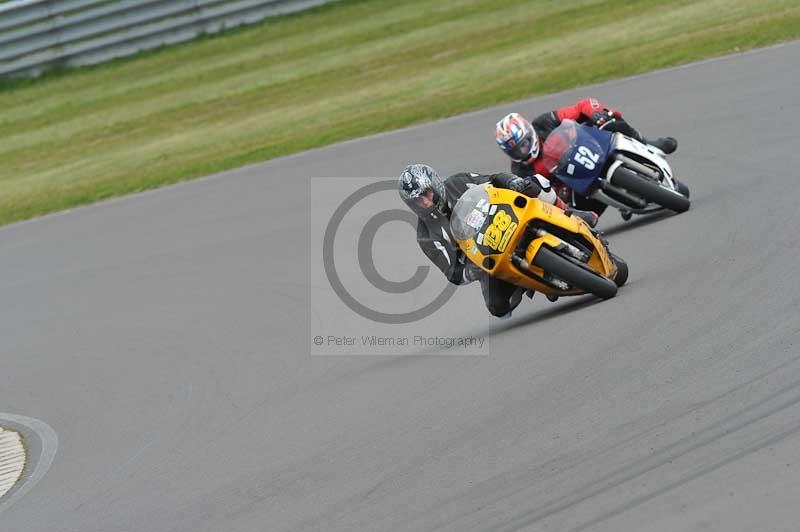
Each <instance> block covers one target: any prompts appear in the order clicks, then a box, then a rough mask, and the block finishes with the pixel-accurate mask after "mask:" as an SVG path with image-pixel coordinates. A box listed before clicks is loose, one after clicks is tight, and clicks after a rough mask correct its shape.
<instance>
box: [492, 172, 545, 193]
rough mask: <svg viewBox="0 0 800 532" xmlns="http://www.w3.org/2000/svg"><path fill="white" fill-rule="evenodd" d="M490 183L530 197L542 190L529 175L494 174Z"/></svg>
mask: <svg viewBox="0 0 800 532" xmlns="http://www.w3.org/2000/svg"><path fill="white" fill-rule="evenodd" d="M492 184H493V185H494V186H496V187H499V188H507V189H509V190H513V191H515V192H519V193H520V194H525V195H526V196H528V197H531V198H535V197H537V196H538V195H539V192H541V190H542V187H540V186H539V184H538V183H537V182H535V181H534V180H533V179H531V178H530V177H519V176H516V175H514V174H507V173H502V174H495V176H494V178H493V179H492Z"/></svg>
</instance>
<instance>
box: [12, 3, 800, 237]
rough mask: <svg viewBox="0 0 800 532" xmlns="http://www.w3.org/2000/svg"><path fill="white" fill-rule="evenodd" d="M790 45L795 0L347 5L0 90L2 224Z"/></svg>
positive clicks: (798, 17) (799, 30)
mask: <svg viewBox="0 0 800 532" xmlns="http://www.w3.org/2000/svg"><path fill="white" fill-rule="evenodd" d="M798 37H800V3H798V2H797V1H796V0H792V1H787V0H699V1H694V0H691V1H690V0H680V1H664V0H633V1H622V0H613V1H600V0H569V1H563V0H562V1H550V0H538V1H513V0H510V1H506V2H502V3H498V2H495V1H494V0H453V1H448V2H439V1H436V0H408V1H404V2H396V1H395V0H360V1H357V0H354V1H348V0H343V1H341V2H335V3H332V4H329V5H327V6H324V7H322V8H318V9H314V10H311V11H307V12H304V13H301V14H297V15H292V16H286V17H281V18H278V19H274V20H271V21H267V22H265V23H262V24H259V25H256V26H251V27H248V28H243V29H239V30H235V31H233V32H231V33H228V34H225V35H222V36H216V37H212V38H203V39H200V40H197V41H194V42H191V43H187V44H184V45H179V46H174V47H171V48H165V49H162V50H159V51H156V52H152V53H146V54H143V55H140V56H137V57H135V58H130V59H125V60H119V61H115V62H113V63H110V64H106V65H102V66H97V67H91V68H87V69H82V70H73V71H68V72H62V73H57V74H53V75H48V76H45V77H44V78H41V79H38V80H34V81H13V82H6V83H4V84H0V109H2V111H0V161H2V165H0V223H8V222H11V221H14V220H20V219H24V218H29V217H32V216H36V215H39V214H43V213H46V212H50V211H54V210H59V209H64V208H68V207H72V206H76V205H80V204H85V203H90V202H93V201H97V200H100V199H103V198H107V197H110V196H115V195H120V194H125V193H130V192H134V191H140V190H144V189H148V188H152V187H156V186H159V185H163V184H166V183H173V182H176V181H180V180H185V179H190V178H193V177H198V176H202V175H206V174H209V173H213V172H217V171H220V170H224V169H227V168H231V167H236V166H240V165H242V164H245V163H251V162H256V161H263V160H266V159H269V158H272V157H276V156H280V155H285V154H288V153H292V152H296V151H300V150H306V149H309V148H313V147H316V146H321V145H324V144H329V143H332V142H335V141H339V140H343V139H348V138H353V137H358V136H363V135H367V134H371V133H376V132H379V131H384V130H388V129H394V128H398V127H401V126H405V125H408V124H412V123H416V122H423V121H427V120H432V119H436V118H440V117H445V116H449V115H452V114H456V113H459V112H463V111H467V110H471V109H476V108H480V107H484V106H488V105H492V104H497V103H501V102H504V101H510V100H514V99H518V98H522V97H527V96H531V95H534V94H541V93H547V92H551V91H554V90H558V89H564V88H567V87H573V86H579V85H584V84H587V83H591V82H596V81H600V80H604V79H609V78H613V77H619V76H623V75H629V74H634V73H637V72H642V71H647V70H652V69H655V68H659V67H665V66H668V65H675V64H679V63H684V62H688V61H691V60H695V59H699V58H703V57H708V56H712V55H718V54H723V53H727V52H732V51H735V50H740V49H746V48H751V47H755V46H761V45H767V44H771V43H775V42H779V41H785V40H790V39H794V38H798ZM623 104H624V102H618V105H623Z"/></svg>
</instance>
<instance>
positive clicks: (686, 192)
mask: <svg viewBox="0 0 800 532" xmlns="http://www.w3.org/2000/svg"><path fill="white" fill-rule="evenodd" d="M672 181H673V182H674V183H675V187H676V189H677V190H678V192H680V193H681V194H683V195H684V196H686V197H687V198H688V197H689V187H688V186H686V183H683V182H682V181H678V180H677V179H673V180H672Z"/></svg>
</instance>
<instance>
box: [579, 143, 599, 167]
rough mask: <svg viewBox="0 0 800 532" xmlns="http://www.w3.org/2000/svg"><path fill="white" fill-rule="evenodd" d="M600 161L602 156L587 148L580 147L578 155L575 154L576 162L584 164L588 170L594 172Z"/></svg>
mask: <svg viewBox="0 0 800 532" xmlns="http://www.w3.org/2000/svg"><path fill="white" fill-rule="evenodd" d="M599 160H600V154H598V153H594V152H592V150H590V149H589V148H587V147H586V146H581V147H579V148H578V153H576V154H575V162H576V163H580V164H582V165H583V166H584V167H585V168H586V169H587V170H594V167H595V166H596V163H597V161H599Z"/></svg>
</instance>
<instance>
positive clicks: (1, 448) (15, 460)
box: [0, 427, 26, 497]
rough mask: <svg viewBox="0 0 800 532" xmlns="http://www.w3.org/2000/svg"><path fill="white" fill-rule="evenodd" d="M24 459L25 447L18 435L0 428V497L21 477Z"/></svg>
mask: <svg viewBox="0 0 800 532" xmlns="http://www.w3.org/2000/svg"><path fill="white" fill-rule="evenodd" d="M25 458H26V456H25V447H24V446H23V445H22V437H21V436H20V435H19V433H18V432H14V431H13V430H7V429H4V428H3V427H0V497H2V496H3V495H5V494H6V493H7V492H8V490H10V489H11V488H12V487H13V486H14V484H16V483H17V481H18V480H19V477H20V476H22V470H23V469H24V468H25Z"/></svg>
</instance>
